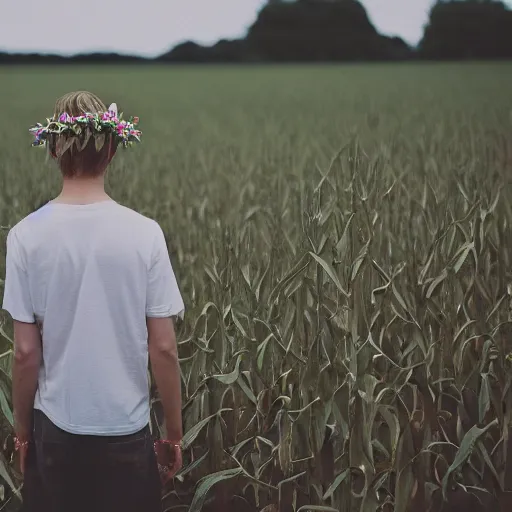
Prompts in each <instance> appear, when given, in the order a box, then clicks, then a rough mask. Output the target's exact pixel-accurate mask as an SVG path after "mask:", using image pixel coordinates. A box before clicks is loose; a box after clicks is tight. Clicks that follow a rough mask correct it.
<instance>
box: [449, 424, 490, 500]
mask: <svg viewBox="0 0 512 512" xmlns="http://www.w3.org/2000/svg"><path fill="white" fill-rule="evenodd" d="M497 424H498V419H495V420H494V421H493V422H492V423H489V424H488V425H486V426H485V427H484V428H479V427H477V426H476V425H474V426H473V427H471V428H470V429H469V430H468V431H467V433H466V435H465V436H464V438H463V439H462V442H461V443H460V447H459V450H458V451H457V455H455V459H454V461H453V462H452V464H451V466H450V467H449V468H448V470H447V471H446V474H445V475H444V477H443V481H442V486H443V497H444V498H445V499H446V491H447V490H448V482H449V480H450V475H451V474H452V473H453V472H454V471H455V470H457V469H458V468H459V467H460V466H462V465H463V464H464V463H465V462H466V461H467V460H468V459H469V457H470V456H471V454H472V453H473V449H474V447H475V444H476V442H477V441H478V439H479V438H480V437H481V436H482V435H483V434H485V433H486V432H487V431H488V430H489V429H490V428H492V427H494V426H495V425H497Z"/></svg>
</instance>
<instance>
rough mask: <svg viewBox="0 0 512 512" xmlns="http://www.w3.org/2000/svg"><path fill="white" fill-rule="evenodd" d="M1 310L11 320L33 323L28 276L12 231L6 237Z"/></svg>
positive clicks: (17, 241)
mask: <svg viewBox="0 0 512 512" xmlns="http://www.w3.org/2000/svg"><path fill="white" fill-rule="evenodd" d="M2 309H5V310H6V311H7V312H8V313H9V314H10V315H11V317H12V318H13V320H17V321H19V322H24V323H29V324H32V323H34V322H35V316H34V309H33V305H32V298H31V296H30V287H29V282H28V275H27V271H26V269H25V268H24V264H23V261H22V257H21V247H20V242H19V240H18V238H17V236H16V233H15V232H14V231H13V230H12V229H11V231H9V234H8V235H7V256H6V265H5V283H4V301H3V305H2Z"/></svg>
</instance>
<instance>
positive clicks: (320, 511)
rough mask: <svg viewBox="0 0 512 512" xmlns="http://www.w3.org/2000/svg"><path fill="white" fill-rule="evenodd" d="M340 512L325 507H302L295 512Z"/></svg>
mask: <svg viewBox="0 0 512 512" xmlns="http://www.w3.org/2000/svg"><path fill="white" fill-rule="evenodd" d="M308 510H309V511H310V512H317V511H318V512H340V511H339V510H337V509H335V508H332V507H325V506H323V505H304V506H303V507H300V508H299V510H297V512H307V511H308Z"/></svg>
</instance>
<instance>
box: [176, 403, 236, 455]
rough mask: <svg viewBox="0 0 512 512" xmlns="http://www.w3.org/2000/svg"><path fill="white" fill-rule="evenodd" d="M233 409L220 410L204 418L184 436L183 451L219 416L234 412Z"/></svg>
mask: <svg viewBox="0 0 512 512" xmlns="http://www.w3.org/2000/svg"><path fill="white" fill-rule="evenodd" d="M232 410H233V409H220V410H219V411H217V412H216V413H215V414H212V415H210V416H208V417H207V418H203V419H202V420H201V421H199V422H198V423H196V424H195V425H194V426H193V427H192V428H191V429H190V430H189V431H188V432H187V433H186V434H185V435H184V436H183V440H182V444H183V449H184V450H185V449H187V448H188V447H189V446H190V445H191V444H192V443H193V442H194V441H195V439H196V437H197V436H198V435H199V433H200V432H201V430H203V428H204V427H205V426H206V425H207V424H208V423H209V422H210V420H212V419H213V418H215V417H216V416H219V415H220V414H222V413H223V412H226V411H232Z"/></svg>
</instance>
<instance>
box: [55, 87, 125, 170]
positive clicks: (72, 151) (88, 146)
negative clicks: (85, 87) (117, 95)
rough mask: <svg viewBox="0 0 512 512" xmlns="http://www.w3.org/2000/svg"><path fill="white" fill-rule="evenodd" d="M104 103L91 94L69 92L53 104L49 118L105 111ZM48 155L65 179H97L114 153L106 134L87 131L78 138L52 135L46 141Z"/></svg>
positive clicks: (111, 143) (109, 137) (111, 142)
mask: <svg viewBox="0 0 512 512" xmlns="http://www.w3.org/2000/svg"><path fill="white" fill-rule="evenodd" d="M106 109H107V108H106V106H105V104H104V103H103V102H102V101H101V100H100V98H98V96H96V95H95V94H93V93H91V92H87V91H77V92H70V93H68V94H65V95H64V96H62V97H60V98H59V99H58V100H57V101H56V102H55V108H54V114H53V116H54V117H53V118H54V119H58V117H59V116H60V115H61V114H63V113H67V114H69V115H70V116H80V115H83V114H85V113H91V114H97V113H99V112H105V111H106ZM48 147H49V150H50V153H51V155H52V156H53V157H54V158H56V159H57V161H58V163H59V167H60V170H61V172H62V174H63V175H64V176H65V177H68V178H71V177H76V176H88V177H97V176H100V175H101V174H103V172H105V170H106V168H107V166H108V164H109V163H110V160H111V158H112V157H113V156H114V154H115V151H116V145H115V142H114V139H113V138H112V137H111V136H110V134H98V133H93V131H92V130H91V129H89V128H86V129H84V130H83V131H82V133H81V134H80V135H71V136H70V135H58V134H52V136H51V137H50V139H49V145H48Z"/></svg>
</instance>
